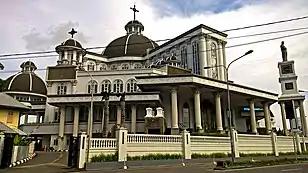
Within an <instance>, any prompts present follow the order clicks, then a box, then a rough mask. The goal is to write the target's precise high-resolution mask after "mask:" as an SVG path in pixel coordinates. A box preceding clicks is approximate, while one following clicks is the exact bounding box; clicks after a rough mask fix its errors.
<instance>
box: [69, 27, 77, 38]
mask: <svg viewBox="0 0 308 173" xmlns="http://www.w3.org/2000/svg"><path fill="white" fill-rule="evenodd" d="M68 33H69V34H70V35H71V36H72V38H74V35H75V34H76V33H77V31H75V30H74V28H72V30H71V31H70V32H68Z"/></svg>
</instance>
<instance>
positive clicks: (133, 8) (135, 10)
mask: <svg viewBox="0 0 308 173" xmlns="http://www.w3.org/2000/svg"><path fill="white" fill-rule="evenodd" d="M130 9H131V10H133V12H134V21H135V20H136V12H139V10H137V9H136V4H135V3H134V7H130Z"/></svg>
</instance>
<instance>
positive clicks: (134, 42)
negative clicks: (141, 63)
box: [103, 34, 158, 58]
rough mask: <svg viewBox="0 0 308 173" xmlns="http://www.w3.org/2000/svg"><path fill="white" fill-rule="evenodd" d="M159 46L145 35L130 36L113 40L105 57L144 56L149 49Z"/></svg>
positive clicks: (106, 50) (105, 52)
mask: <svg viewBox="0 0 308 173" xmlns="http://www.w3.org/2000/svg"><path fill="white" fill-rule="evenodd" d="M157 46H158V44H157V43H155V42H154V41H152V40H151V39H149V38H147V37H146V36H143V35H138V34H129V35H126V36H123V37H120V38H117V39H115V40H113V41H112V42H111V43H110V44H109V45H108V46H107V47H106V49H105V51H104V53H103V55H104V56H107V57H109V58H112V57H121V56H138V57H141V56H144V55H145V54H146V52H147V49H154V48H155V47H157Z"/></svg>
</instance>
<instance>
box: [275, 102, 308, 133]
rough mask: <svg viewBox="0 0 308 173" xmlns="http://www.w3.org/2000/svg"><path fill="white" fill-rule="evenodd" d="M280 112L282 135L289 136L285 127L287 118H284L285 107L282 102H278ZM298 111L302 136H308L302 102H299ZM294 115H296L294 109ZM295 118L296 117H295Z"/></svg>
mask: <svg viewBox="0 0 308 173" xmlns="http://www.w3.org/2000/svg"><path fill="white" fill-rule="evenodd" d="M279 104H280V111H281V119H282V126H283V132H284V135H289V131H288V127H287V116H286V110H285V109H286V107H285V103H284V102H280V103H279ZM299 110H300V120H301V124H302V130H303V135H304V136H306V137H307V136H308V127H307V119H306V115H305V106H304V100H300V101H299ZM294 114H295V115H296V109H295V112H294ZM295 118H297V116H295Z"/></svg>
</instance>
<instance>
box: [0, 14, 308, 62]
mask: <svg viewBox="0 0 308 173" xmlns="http://www.w3.org/2000/svg"><path fill="white" fill-rule="evenodd" d="M307 18H308V15H306V16H302V17H296V18H292V19H286V20H280V21H275V22H268V23H263V24H256V25H250V26H245V27H239V28H232V29H227V30H223V31H221V32H230V31H237V30H242V29H250V28H255V27H261V26H268V25H274V24H280V23H285V22H292V21H297V20H303V19H307ZM205 34H215V32H209V33H205ZM191 37H194V36H187V37H183V38H191ZM172 39H173V38H168V39H161V40H156V41H154V42H162V41H170V40H172ZM149 42H150V41H147V42H139V43H130V44H128V45H134V44H145V43H149ZM118 46H123V45H112V46H109V47H118ZM106 47H107V46H97V47H89V48H85V50H91V49H102V48H106ZM49 53H55V51H53V50H50V51H40V52H25V53H12V54H2V55H0V57H10V56H23V55H35V54H49Z"/></svg>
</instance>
